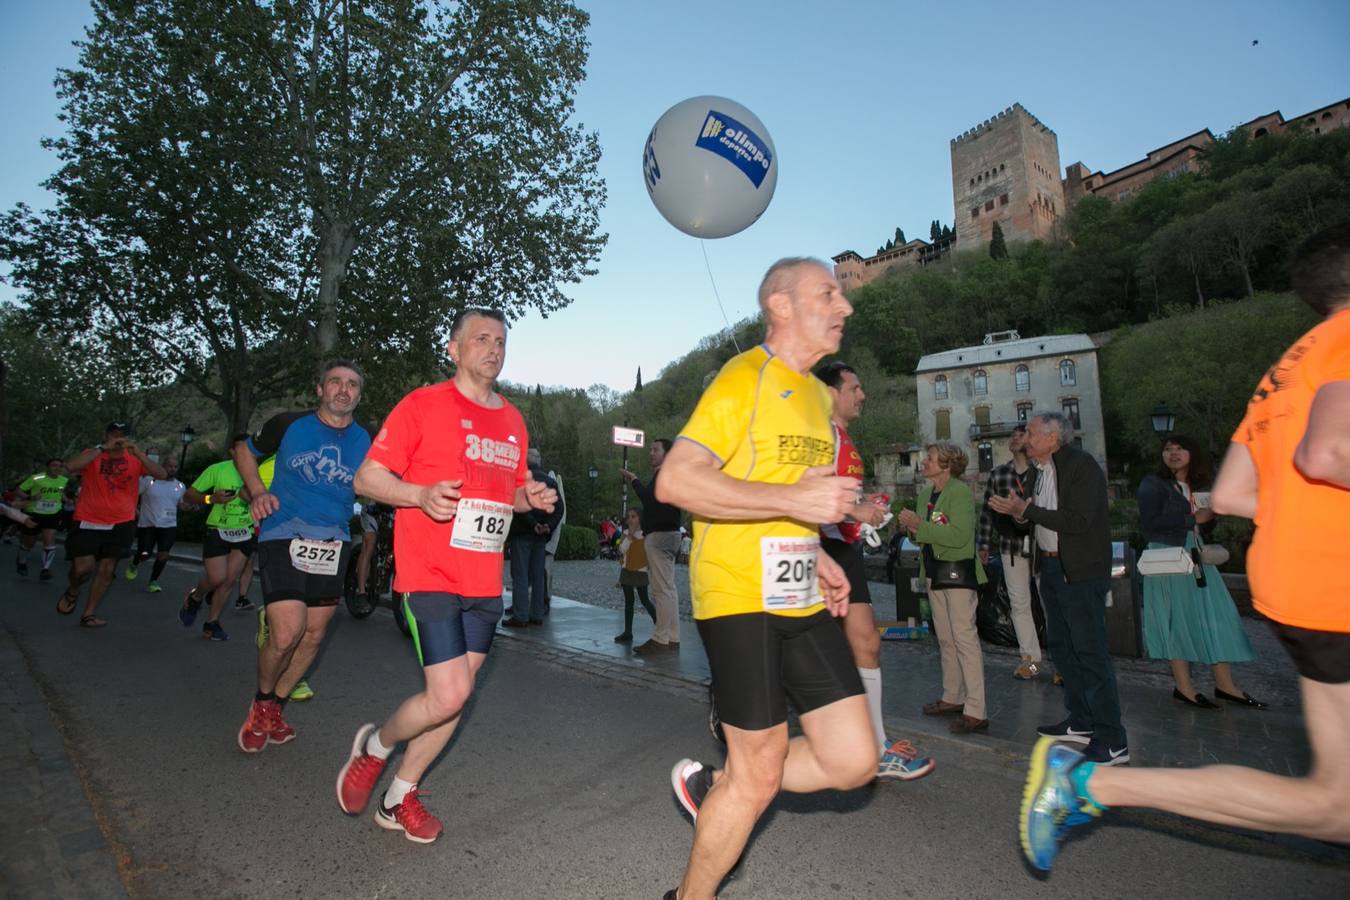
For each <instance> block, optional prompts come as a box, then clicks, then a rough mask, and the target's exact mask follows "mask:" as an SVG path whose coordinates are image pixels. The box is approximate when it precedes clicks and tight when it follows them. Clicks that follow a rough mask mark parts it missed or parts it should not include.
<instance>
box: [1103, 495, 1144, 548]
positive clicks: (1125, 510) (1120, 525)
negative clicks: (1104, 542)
mask: <svg viewBox="0 0 1350 900" xmlns="http://www.w3.org/2000/svg"><path fill="white" fill-rule="evenodd" d="M1108 514H1109V515H1110V517H1111V540H1113V541H1124V542H1125V543H1127V544H1129V545H1130V546H1131V547H1133V548H1134V549H1135V550H1136V551H1138V550H1143V549H1144V533H1143V532H1142V531H1140V530H1139V503H1138V502H1137V501H1136V500H1134V499H1133V498H1128V499H1127V498H1122V499H1120V500H1112V501H1111V506H1110V508H1109V510H1108Z"/></svg>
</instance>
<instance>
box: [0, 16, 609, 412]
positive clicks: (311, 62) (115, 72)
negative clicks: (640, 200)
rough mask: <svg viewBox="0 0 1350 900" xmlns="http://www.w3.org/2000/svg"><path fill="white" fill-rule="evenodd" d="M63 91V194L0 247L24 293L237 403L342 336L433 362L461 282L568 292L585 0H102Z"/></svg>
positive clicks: (580, 238) (543, 300) (558, 301)
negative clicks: (131, 0)
mask: <svg viewBox="0 0 1350 900" xmlns="http://www.w3.org/2000/svg"><path fill="white" fill-rule="evenodd" d="M94 12H95V24H94V25H93V27H92V28H91V29H90V30H89V32H88V40H87V41H85V42H83V43H82V44H81V48H82V49H81V56H80V61H79V64H78V66H77V68H75V69H73V70H68V71H62V72H61V73H60V74H59V76H58V80H57V83H58V88H59V91H60V96H61V98H62V100H63V102H64V108H63V119H64V120H65V121H66V122H67V123H68V131H67V133H66V134H65V135H64V136H63V137H62V138H60V139H58V140H56V141H54V142H52V144H51V146H52V147H53V148H54V149H56V151H57V152H58V154H59V157H60V159H61V161H62V166H61V168H60V170H59V171H58V172H57V173H56V174H55V175H54V176H53V177H52V178H51V179H50V180H49V181H48V182H47V186H48V187H49V188H50V189H51V190H52V191H53V192H54V193H55V194H56V195H57V205H56V208H55V209H54V210H53V211H51V212H50V213H48V214H47V215H45V216H42V217H38V216H34V215H33V214H31V213H30V212H29V211H28V210H26V209H23V208H18V209H16V210H14V211H13V212H12V213H10V214H9V216H8V217H7V219H6V221H5V222H4V223H3V225H4V228H3V231H4V233H5V234H6V236H7V237H6V239H5V241H4V243H3V245H0V250H3V255H4V256H5V257H6V258H8V259H9V260H10V262H11V264H12V266H13V272H12V276H11V278H12V280H13V281H14V283H15V284H17V285H18V286H19V287H20V288H21V291H22V292H23V296H24V299H25V300H26V301H27V302H28V303H29V304H30V305H32V306H33V308H34V309H37V310H40V311H42V312H43V313H44V317H50V318H52V319H53V320H55V321H57V322H60V323H62V324H63V325H64V327H76V328H88V329H91V330H92V331H93V332H94V333H96V334H99V335H102V336H104V337H106V338H108V339H110V340H113V339H119V340H125V339H126V337H128V336H130V337H131V339H132V341H133V342H134V343H135V344H136V346H137V350H138V352H139V353H141V354H142V355H143V357H144V361H145V362H147V363H153V364H154V366H155V368H156V369H158V370H161V371H162V370H163V369H166V368H167V369H169V370H172V371H173V372H175V373H177V374H178V375H179V376H180V377H183V378H185V379H187V380H189V381H191V382H192V383H194V384H195V385H196V386H197V387H198V388H199V390H200V391H201V392H202V394H203V395H204V396H207V397H209V398H210V399H211V400H212V401H213V402H215V403H217V404H218V405H219V406H220V407H221V408H222V410H224V411H225V412H226V414H227V416H228V418H229V419H230V422H231V426H232V427H233V426H235V425H236V424H238V425H241V426H242V425H243V424H246V423H247V421H248V418H249V416H250V414H251V412H252V409H253V407H254V406H255V405H256V403H257V402H258V401H259V400H260V399H261V398H264V397H267V396H277V395H280V394H282V393H284V392H285V390H286V389H287V388H288V387H290V386H292V385H294V384H295V382H296V381H297V380H301V379H302V378H303V377H304V374H305V373H307V372H308V371H309V368H310V364H311V362H312V361H313V360H314V359H315V358H316V357H317V356H321V355H327V354H330V353H333V352H335V351H338V350H346V351H349V352H354V353H356V354H358V355H360V356H361V357H362V359H363V361H364V360H365V359H367V358H371V359H374V360H376V361H377V363H378V362H381V361H388V362H390V364H391V365H406V361H407V360H408V359H409V358H410V357H416V358H418V359H419V360H420V361H421V362H422V363H423V364H424V365H425V366H426V367H428V368H430V367H433V366H434V365H435V363H436V361H437V357H436V348H435V347H434V341H428V340H427V338H428V336H431V335H435V334H437V333H438V332H439V331H441V330H443V328H444V326H445V324H446V323H447V321H448V319H449V318H450V316H451V315H452V314H453V312H454V311H455V310H456V309H458V308H462V307H463V306H465V305H484V306H497V307H499V308H503V309H504V310H505V311H506V312H507V313H508V314H509V315H511V316H513V317H514V316H516V315H519V314H521V313H522V312H524V311H525V310H527V309H530V308H534V309H537V310H539V311H541V312H543V313H545V314H547V313H548V312H550V311H553V310H556V309H559V308H561V307H563V306H565V305H566V304H567V302H568V300H567V298H566V297H565V296H564V295H563V293H562V292H561V290H560V289H559V285H560V284H561V283H567V282H575V281H579V280H580V279H581V278H582V277H584V276H585V275H588V274H591V271H592V270H591V268H590V266H591V264H592V263H593V261H594V260H595V259H596V258H597V256H598V254H599V251H600V249H601V247H602V246H603V244H604V242H605V236H604V235H603V234H601V233H600V232H599V230H598V229H599V219H598V216H599V208H600V206H601V205H602V203H603V200H604V185H603V182H602V181H601V180H600V178H599V176H598V174H597V164H598V160H599V153H600V151H599V145H598V141H597V139H596V136H595V135H594V134H592V133H586V132H584V131H583V130H581V128H580V127H578V126H575V125H573V124H571V123H570V121H569V120H570V117H571V114H572V111H573V97H574V95H575V92H576V87H577V85H578V84H579V83H580V80H581V79H582V78H583V77H584V72H585V64H586V57H587V41H586V37H585V28H586V25H587V22H588V17H587V15H586V14H585V13H584V12H582V11H580V10H578V9H577V8H575V7H574V6H572V5H570V4H568V3H564V2H558V0H466V2H462V3H458V4H454V5H448V4H442V3H419V2H415V0H370V2H366V3H355V2H352V0H296V2H293V3H286V4H271V5H258V4H253V3H248V2H244V0H201V2H194V3H188V2H186V0H150V2H141V3H135V4H127V3H120V2H112V0H95V3H94Z"/></svg>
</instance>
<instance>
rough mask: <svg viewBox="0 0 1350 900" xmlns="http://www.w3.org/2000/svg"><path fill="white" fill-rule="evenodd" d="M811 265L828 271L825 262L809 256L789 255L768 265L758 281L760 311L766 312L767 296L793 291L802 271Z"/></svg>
mask: <svg viewBox="0 0 1350 900" xmlns="http://www.w3.org/2000/svg"><path fill="white" fill-rule="evenodd" d="M812 266H814V267H816V268H818V269H822V270H824V271H826V272H829V271H830V270H829V269H828V268H827V267H826V265H825V263H823V262H821V261H820V260H818V259H815V258H813V257H810V256H789V257H786V258H784V259H780V260H779V261H778V262H776V263H774V264H773V265H771V266H769V271H767V272H765V273H764V280H763V281H761V282H760V283H759V309H760V312H763V313H768V311H769V307H768V303H769V298H770V297H772V296H773V295H774V294H791V293H792V292H794V291H795V290H796V289H797V282H798V280H799V279H800V278H801V275H802V272H803V271H805V270H807V269H809V268H811V267H812Z"/></svg>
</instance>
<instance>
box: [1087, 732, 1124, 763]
mask: <svg viewBox="0 0 1350 900" xmlns="http://www.w3.org/2000/svg"><path fill="white" fill-rule="evenodd" d="M1083 756H1084V757H1086V758H1087V759H1088V760H1089V761H1091V762H1095V763H1096V764H1097V765H1099V766H1123V765H1125V764H1126V763H1128V762H1129V761H1130V748H1129V747H1128V746H1126V745H1125V744H1121V745H1120V746H1119V747H1111V746H1108V745H1107V743H1106V742H1105V741H1099V740H1097V739H1096V738H1093V739H1092V741H1091V742H1090V743H1089V744H1088V745H1087V746H1086V747H1084V748H1083Z"/></svg>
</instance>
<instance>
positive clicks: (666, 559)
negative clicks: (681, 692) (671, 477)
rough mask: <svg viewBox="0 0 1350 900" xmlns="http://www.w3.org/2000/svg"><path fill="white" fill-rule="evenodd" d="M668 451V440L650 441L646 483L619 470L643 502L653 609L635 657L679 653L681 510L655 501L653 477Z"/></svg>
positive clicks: (657, 472) (631, 474)
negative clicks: (677, 571) (677, 582)
mask: <svg viewBox="0 0 1350 900" xmlns="http://www.w3.org/2000/svg"><path fill="white" fill-rule="evenodd" d="M669 451H670V440H669V439H667V438H657V439H656V440H654V441H652V446H651V450H650V454H651V461H652V477H651V479H650V480H649V481H647V482H643V480H642V479H641V478H638V477H637V475H635V474H634V473H632V472H630V471H628V470H627V469H622V470H620V474H622V475H623V477H624V478H625V479H626V480H627V481H628V483H629V484H631V485H633V491H634V492H635V493H636V494H637V495H638V500H639V501H641V502H642V533H643V534H644V535H646V544H647V571H648V572H649V573H650V574H651V583H652V603H653V605H654V606H655V607H656V625H655V626H653V628H652V636H651V639H650V640H648V641H647V642H646V643H644V644H639V645H638V646H636V647H634V648H633V652H634V653H639V654H643V655H645V654H648V653H665V652H678V651H679V649H680V595H679V592H678V591H677V590H676V588H675V556H676V554H678V553H679V552H680V540H681V538H680V509H679V507H677V506H671V505H670V504H669V503H662V502H661V501H660V500H657V499H656V477H657V475H658V474H660V471H661V463H663V462H665V459H666V453H668V452H669Z"/></svg>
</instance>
